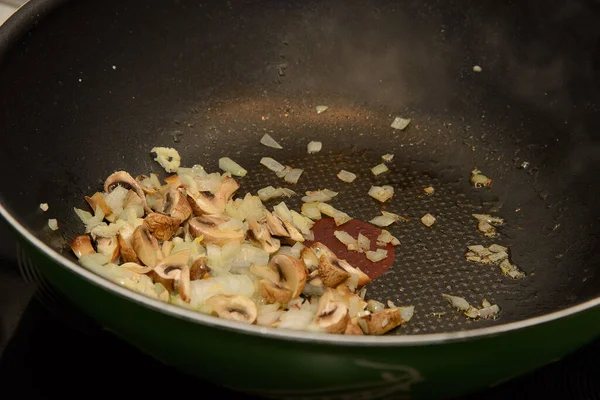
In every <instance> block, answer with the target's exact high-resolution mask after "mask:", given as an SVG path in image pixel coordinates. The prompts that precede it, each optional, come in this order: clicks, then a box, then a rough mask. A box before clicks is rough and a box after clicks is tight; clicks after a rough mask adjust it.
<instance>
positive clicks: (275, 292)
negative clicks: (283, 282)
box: [258, 279, 293, 304]
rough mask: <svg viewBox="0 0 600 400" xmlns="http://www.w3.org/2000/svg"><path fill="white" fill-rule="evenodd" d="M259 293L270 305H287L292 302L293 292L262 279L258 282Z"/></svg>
mask: <svg viewBox="0 0 600 400" xmlns="http://www.w3.org/2000/svg"><path fill="white" fill-rule="evenodd" d="M258 293H259V294H260V296H261V297H263V298H264V299H266V300H267V301H268V302H269V303H281V304H286V303H288V302H289V301H291V300H292V298H293V297H292V291H291V290H290V289H286V288H285V287H282V286H280V285H279V284H277V283H275V282H273V281H269V280H266V279H262V280H260V281H259V282H258Z"/></svg>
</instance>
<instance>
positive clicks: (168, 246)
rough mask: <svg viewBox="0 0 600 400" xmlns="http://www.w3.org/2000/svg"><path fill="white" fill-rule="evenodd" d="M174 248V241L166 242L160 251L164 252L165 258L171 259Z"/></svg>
mask: <svg viewBox="0 0 600 400" xmlns="http://www.w3.org/2000/svg"><path fill="white" fill-rule="evenodd" d="M174 247H175V245H174V244H173V242H172V241H170V240H165V241H164V242H163V244H162V246H161V247H160V251H161V252H162V255H163V257H169V255H170V254H171V251H173V248H174Z"/></svg>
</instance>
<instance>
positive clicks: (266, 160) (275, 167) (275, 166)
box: [260, 157, 285, 172]
mask: <svg viewBox="0 0 600 400" xmlns="http://www.w3.org/2000/svg"><path fill="white" fill-rule="evenodd" d="M260 163H261V164H262V165H264V166H265V167H267V168H269V169H270V170H271V171H273V172H281V171H283V170H284V169H285V167H284V166H283V165H281V164H280V163H278V162H277V161H275V160H274V159H272V158H271V157H263V158H261V159H260Z"/></svg>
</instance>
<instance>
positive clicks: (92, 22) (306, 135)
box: [0, 0, 600, 334]
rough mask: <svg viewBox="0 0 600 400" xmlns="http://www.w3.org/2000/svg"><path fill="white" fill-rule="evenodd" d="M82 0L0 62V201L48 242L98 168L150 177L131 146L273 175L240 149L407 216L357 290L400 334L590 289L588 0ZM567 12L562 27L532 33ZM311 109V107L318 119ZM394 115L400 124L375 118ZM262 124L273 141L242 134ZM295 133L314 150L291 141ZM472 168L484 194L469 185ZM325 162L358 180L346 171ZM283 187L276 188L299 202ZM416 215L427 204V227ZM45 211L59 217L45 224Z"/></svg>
mask: <svg viewBox="0 0 600 400" xmlns="http://www.w3.org/2000/svg"><path fill="white" fill-rule="evenodd" d="M92 3H93V2H90V3H85V2H79V3H77V4H76V5H74V4H70V3H69V7H66V6H65V8H64V9H63V10H61V12H56V13H50V14H49V15H48V16H46V17H44V18H41V17H40V20H39V21H38V22H37V23H36V24H35V26H33V28H32V30H31V32H29V33H27V34H26V35H25V36H24V37H23V38H22V40H21V41H19V42H18V45H15V46H13V47H11V48H10V49H6V48H5V53H4V56H3V59H2V62H1V63H0V93H2V94H3V96H0V97H1V100H0V101H1V102H2V109H3V110H4V112H3V113H2V114H1V115H0V126H1V127H2V129H3V132H4V141H5V144H4V145H3V146H2V148H1V149H0V153H1V155H2V157H0V163H1V164H0V165H1V166H2V167H3V168H4V170H5V171H11V173H10V174H7V176H6V180H5V188H6V189H4V190H3V191H2V194H1V195H0V199H1V201H2V204H3V205H5V206H6V207H7V209H8V210H9V211H10V212H11V213H13V214H14V215H15V216H17V218H18V219H19V220H20V221H21V222H22V223H23V224H24V225H25V226H26V227H27V228H28V229H30V230H31V231H32V232H33V233H34V234H36V235H37V236H38V237H40V238H42V239H43V240H45V241H46V242H47V243H49V244H50V245H52V246H53V247H54V248H55V249H57V251H60V252H63V254H64V256H65V257H69V258H73V256H72V255H71V254H70V251H69V249H68V248H67V246H66V243H68V240H69V239H70V238H72V237H73V236H74V235H75V234H77V233H79V232H81V229H82V227H81V224H80V222H79V221H78V220H77V219H76V217H75V215H74V213H73V207H74V206H77V207H83V206H84V205H85V203H84V201H83V196H84V195H85V194H90V193H93V192H94V191H96V190H99V189H100V188H101V184H102V181H103V180H104V178H105V177H106V176H108V175H109V174H110V173H111V172H113V171H115V170H121V169H122V170H127V171H129V172H130V173H131V174H132V175H138V174H142V173H149V172H160V167H159V166H158V165H157V164H156V163H155V162H154V161H153V159H152V156H151V154H150V149H151V148H152V147H154V146H172V147H175V148H176V149H177V150H178V151H179V152H180V153H181V155H182V159H183V164H184V165H186V166H190V165H192V164H201V165H203V166H204V167H205V168H206V169H207V170H209V171H217V170H218V168H217V160H218V159H219V157H222V156H228V157H231V158H232V159H234V160H235V161H237V162H238V163H240V164H241V165H243V166H244V167H245V168H246V169H248V171H249V172H248V176H247V177H245V178H242V179H240V183H241V189H240V192H239V194H240V195H243V194H245V193H246V192H256V190H257V189H259V188H261V187H264V186H267V185H273V186H281V185H283V181H282V180H280V179H278V178H276V177H275V174H274V173H272V172H270V171H269V170H267V169H266V168H265V167H263V166H261V165H260V164H259V161H260V158H261V157H263V156H271V157H273V158H275V159H277V160H279V161H280V162H282V163H284V164H288V165H291V166H293V167H297V168H302V169H304V170H305V172H304V174H303V175H302V177H301V179H300V181H299V183H298V184H297V185H295V186H293V187H292V188H293V189H294V190H295V191H297V192H298V193H303V192H304V191H306V190H315V189H323V188H328V189H332V190H335V191H339V195H338V196H337V197H336V198H335V199H334V200H333V201H332V202H331V204H332V205H333V206H335V207H336V208H339V209H341V210H343V211H345V212H346V213H348V214H350V215H351V216H353V217H354V218H357V219H362V220H368V219H371V218H372V217H374V216H375V215H377V214H378V212H379V210H380V209H386V210H388V211H392V212H396V213H399V214H401V215H402V216H404V217H407V218H409V219H410V222H407V223H403V224H398V225H394V226H393V227H391V229H390V230H391V231H392V233H393V234H394V235H396V236H397V237H398V238H399V239H400V241H401V242H402V245H401V246H399V247H398V249H397V258H396V261H395V263H394V265H393V267H392V269H391V270H390V271H389V272H388V273H386V274H385V275H383V276H381V277H380V278H378V279H376V280H375V281H374V282H373V283H372V284H371V285H370V286H369V289H368V292H367V293H368V297H369V298H374V299H378V300H383V301H385V300H392V301H393V302H394V303H396V304H399V305H414V306H415V307H416V310H417V312H416V314H415V317H414V319H413V320H412V321H411V323H410V324H407V325H406V326H404V327H402V328H400V329H399V330H398V333H402V334H405V333H410V334H417V333H419V334H422V333H433V332H443V331H456V330H461V329H473V328H479V327H484V326H489V325H493V324H503V323H508V322H513V321H519V320H522V319H525V318H529V317H533V316H538V315H542V314H545V313H548V312H551V311H555V310H559V309H562V308H565V307H568V306H570V305H574V304H577V303H580V302H582V301H585V300H588V299H590V298H593V297H596V296H597V295H598V291H599V289H598V288H600V284H599V282H600V281H599V279H600V278H599V274H597V273H596V272H597V264H598V261H599V260H598V258H599V256H598V254H600V253H599V252H598V251H597V234H598V231H599V229H598V226H597V221H598V212H597V207H592V205H593V204H594V200H595V198H596V197H597V193H598V179H594V178H593V177H594V176H595V175H594V174H595V173H597V172H598V170H599V168H598V166H599V163H598V161H599V159H600V157H598V145H597V136H598V132H599V131H600V130H598V129H597V128H598V126H599V123H598V118H597V114H598V110H597V103H596V100H597V98H598V90H597V88H598V85H597V73H596V72H595V71H597V70H598V68H597V67H598V60H600V57H598V55H597V54H598V53H597V51H598V50H597V48H598V46H597V42H598V38H599V34H598V33H599V32H598V28H597V24H595V23H593V21H594V20H593V18H592V16H593V15H595V13H596V11H597V10H596V9H595V8H593V6H591V5H589V6H588V5H586V4H585V3H583V2H582V3H581V4H580V5H579V6H578V7H567V3H564V4H563V3H557V4H556V5H554V6H553V7H554V8H552V7H550V8H549V9H546V10H543V12H540V10H537V9H531V8H529V7H530V6H525V5H512V6H506V7H504V8H502V9H494V7H493V6H488V7H487V8H484V7H482V6H479V5H478V6H472V7H469V9H468V10H465V9H464V7H458V5H457V4H454V2H452V1H450V2H435V1H433V2H428V4H423V3H422V2H416V3H415V2H385V1H373V2H362V1H349V2H348V1H344V2H341V1H340V2H336V1H334V2H327V4H324V3H321V2H298V3H295V2H286V3H285V4H283V3H280V2H271V1H257V2H244V1H230V2H227V3H225V2H223V3H222V4H221V3H220V2H215V3H214V4H213V3H208V4H203V5H199V4H196V3H194V2H175V1H174V2H169V1H167V2H166V3H165V4H164V5H163V6H161V7H157V8H154V7H153V6H150V5H144V6H143V7H131V8H128V7H124V6H123V5H122V4H121V3H120V2H118V1H113V0H110V1H106V2H104V3H103V6H102V8H101V9H98V8H97V6H94V5H93V4H92ZM578 4H579V3H578ZM519 7H523V8H522V9H520V8H519ZM117 11H118V12H117ZM81 15H87V16H89V17H87V18H81V17H80V16H81ZM92 15H93V18H92V17H91V16H92ZM515 15H518V16H519V17H516V18H515ZM574 19H577V24H575V25H576V28H573V27H572V29H575V30H574V31H573V34H572V35H571V36H569V37H565V36H564V35H561V36H559V35H555V34H552V33H553V32H554V31H555V30H557V29H558V28H557V26H562V25H564V26H567V25H568V24H572V21H573V20H574ZM491 21H494V24H492V23H491ZM550 21H552V23H550ZM568 26H571V25H568ZM148 27H152V29H150V28H148ZM524 27H527V29H525V28H524ZM73 32H77V34H76V35H73V34H72V33H73ZM542 37H543V38H544V40H542V39H541V38H542ZM4 39H5V41H6V40H8V39H7V38H4ZM63 49H66V51H62V50H63ZM57 54H60V57H57ZM476 64H481V67H482V71H481V72H479V73H477V72H474V71H473V66H474V65H476ZM40 66H43V68H42V67H40ZM33 94H35V95H33ZM317 105H328V106H329V107H330V108H329V109H328V110H327V111H326V112H324V113H322V114H319V115H317V113H316V112H315V107H316V106H317ZM395 116H403V117H405V118H411V119H412V123H411V124H410V126H409V127H408V128H407V129H406V130H404V131H398V130H394V129H392V128H391V127H390V123H391V122H392V120H393V119H394V117H395ZM265 133H269V134H270V135H271V136H273V137H274V138H275V139H276V140H277V141H279V143H280V144H281V145H282V146H283V147H284V149H283V150H274V149H269V148H266V147H264V146H262V145H261V144H260V143H259V140H260V138H261V136H262V135H263V134H265ZM311 140H318V141H322V142H323V151H321V152H320V153H318V154H315V155H308V154H306V145H307V143H308V142H309V141H311ZM385 153H393V154H394V155H395V157H394V160H393V161H392V162H391V163H389V166H390V171H389V172H388V173H385V174H383V175H380V176H377V177H375V176H373V175H372V174H371V172H370V171H369V169H370V168H371V167H373V166H374V165H376V164H378V163H380V162H381V158H380V157H381V155H382V154H385ZM523 166H527V167H526V168H523ZM476 167H477V168H479V169H481V170H482V171H483V172H484V173H485V174H486V175H487V176H489V177H491V178H493V180H494V183H493V185H492V187H491V188H490V189H485V188H483V189H474V188H473V187H472V186H471V185H470V183H469V181H468V180H469V176H470V171H471V170H472V169H473V168H476ZM340 169H347V170H350V171H353V172H355V173H357V174H358V175H359V177H358V179H357V180H356V181H355V182H354V183H352V184H345V183H343V182H341V181H340V180H338V179H337V178H336V174H337V173H338V172H339V170H340ZM162 176H164V174H162ZM375 184H389V185H392V186H394V188H395V191H396V194H395V196H394V197H393V199H392V200H391V201H389V202H387V203H385V204H384V205H383V206H381V205H380V204H379V203H377V202H376V201H375V200H373V199H371V198H369V197H368V196H367V191H368V189H369V187H370V186H371V185H375ZM427 186H433V187H434V188H435V194H434V195H433V196H425V194H424V193H423V188H424V187H427ZM8 188H10V189H8ZM299 197H300V196H297V197H295V198H292V199H290V200H289V201H286V203H287V204H289V205H290V206H293V207H298V206H299V205H300V200H299ZM42 202H47V203H49V204H50V211H49V212H48V213H42V212H41V211H40V210H39V208H38V205H39V203H42ZM274 204H275V203H274V202H272V203H267V206H269V207H272V206H273V205H274ZM426 213H431V214H433V215H435V217H436V218H437V221H436V224H435V225H434V226H433V227H431V228H427V227H425V226H424V225H423V224H421V222H420V217H421V216H423V215H424V214H426ZM473 213H492V214H494V215H498V216H501V217H503V218H505V220H506V223H505V224H504V225H503V226H500V227H498V231H499V234H500V235H499V237H498V238H495V239H489V238H486V237H485V236H483V235H482V234H481V233H480V232H478V231H477V229H476V226H477V224H476V221H475V220H474V218H473V217H472V216H471V214H473ZM50 217H52V218H57V219H58V221H59V225H60V230H59V231H58V232H50V231H48V229H47V228H46V222H47V218H50ZM491 243H498V244H501V245H505V246H508V247H509V248H510V251H511V257H512V261H513V262H514V263H515V264H517V265H518V266H519V268H521V269H522V270H523V271H524V272H525V273H526V274H527V277H526V278H524V279H521V280H511V279H509V278H507V277H505V276H503V275H502V273H501V272H500V270H499V269H498V267H497V266H494V265H479V264H474V263H469V262H467V261H466V260H465V258H464V252H465V250H466V246H467V245H472V244H483V245H488V244H491ZM442 293H449V294H453V295H458V296H462V297H465V298H466V299H467V300H469V301H470V302H471V303H472V304H477V305H478V304H480V303H481V301H482V300H483V299H484V298H485V299H487V300H488V301H490V302H492V303H496V304H498V305H499V306H500V307H501V309H502V311H501V314H500V317H499V318H498V319H497V320H493V321H492V320H490V321H471V320H469V319H467V318H465V317H464V316H462V315H461V314H460V313H459V312H457V311H456V310H453V309H452V308H450V307H449V305H448V304H447V302H446V301H445V300H444V299H443V298H442V297H441V294H442Z"/></svg>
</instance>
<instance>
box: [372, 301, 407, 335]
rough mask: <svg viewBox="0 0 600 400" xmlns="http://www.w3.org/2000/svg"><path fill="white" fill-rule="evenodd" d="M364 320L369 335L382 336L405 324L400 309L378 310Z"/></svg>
mask: <svg viewBox="0 0 600 400" xmlns="http://www.w3.org/2000/svg"><path fill="white" fill-rule="evenodd" d="M364 320H365V321H366V324H367V327H368V328H369V334H370V335H383V334H384V333H386V332H389V331H391V330H392V329H394V328H395V327H397V326H399V325H400V324H402V323H403V322H405V320H404V319H403V318H402V313H401V309H400V307H394V308H386V309H383V310H379V311H377V312H374V313H371V314H369V315H367V316H366V317H365V318H364Z"/></svg>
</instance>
